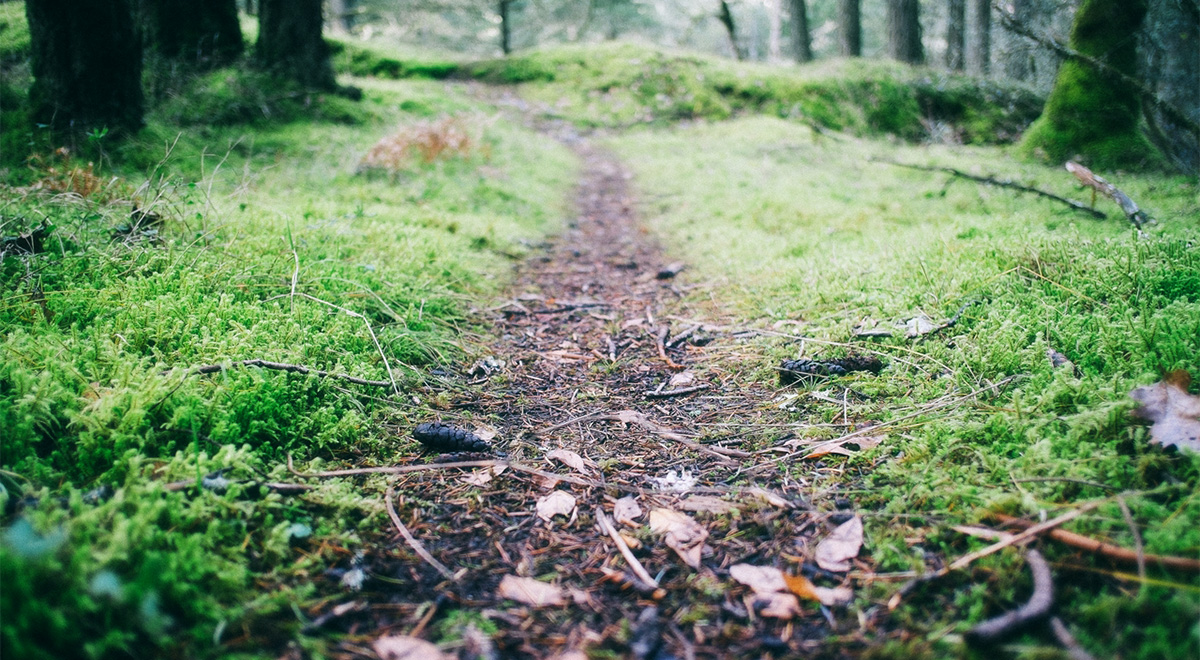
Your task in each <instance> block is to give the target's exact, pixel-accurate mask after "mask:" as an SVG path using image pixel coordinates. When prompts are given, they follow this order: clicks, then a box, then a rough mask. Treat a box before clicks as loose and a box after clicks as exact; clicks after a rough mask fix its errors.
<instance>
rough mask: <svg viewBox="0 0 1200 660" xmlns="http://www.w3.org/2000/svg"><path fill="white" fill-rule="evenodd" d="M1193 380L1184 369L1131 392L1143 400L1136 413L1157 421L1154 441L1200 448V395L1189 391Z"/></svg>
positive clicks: (1136, 398) (1151, 439)
mask: <svg viewBox="0 0 1200 660" xmlns="http://www.w3.org/2000/svg"><path fill="white" fill-rule="evenodd" d="M1191 382H1192V377H1191V375H1190V374H1188V372H1186V371H1183V370H1182V369H1181V370H1179V371H1172V372H1171V373H1169V374H1167V375H1166V377H1164V378H1163V379H1162V380H1161V381H1159V382H1157V383H1155V384H1153V385H1147V386H1145V387H1139V388H1137V389H1135V390H1133V391H1132V392H1130V393H1129V396H1131V397H1133V399H1134V400H1135V401H1137V402H1138V403H1140V404H1142V405H1141V406H1139V407H1138V408H1137V409H1135V410H1134V411H1133V414H1134V415H1136V416H1138V417H1141V418H1142V419H1146V420H1149V421H1151V422H1154V425H1153V426H1151V427H1150V441H1151V442H1154V443H1158V444H1160V445H1162V446H1163V447H1171V446H1174V447H1178V448H1180V449H1189V450H1191V451H1194V452H1200V396H1194V395H1191V394H1188V391H1187V388H1188V385H1189V384H1191Z"/></svg>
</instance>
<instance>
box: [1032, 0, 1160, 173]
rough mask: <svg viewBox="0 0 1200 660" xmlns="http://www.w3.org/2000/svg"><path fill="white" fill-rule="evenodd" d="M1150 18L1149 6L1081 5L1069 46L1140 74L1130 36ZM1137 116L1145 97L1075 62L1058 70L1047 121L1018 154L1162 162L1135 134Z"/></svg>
mask: <svg viewBox="0 0 1200 660" xmlns="http://www.w3.org/2000/svg"><path fill="white" fill-rule="evenodd" d="M1145 16H1146V0H1083V2H1082V3H1081V4H1080V6H1079V9H1078V10H1077V12H1076V14H1075V22H1074V25H1073V26H1072V28H1071V40H1070V48H1071V49H1073V50H1075V51H1077V52H1079V53H1080V54H1082V55H1085V56H1090V57H1093V58H1096V59H1098V60H1101V61H1103V62H1104V63H1105V64H1107V65H1108V66H1109V67H1111V68H1112V69H1114V70H1115V71H1118V72H1121V73H1124V74H1126V75H1129V76H1136V75H1137V41H1136V40H1135V39H1134V38H1133V35H1134V34H1135V33H1136V32H1137V30H1138V27H1139V26H1140V25H1141V24H1142V20H1143V19H1144V18H1145ZM1140 118H1141V99H1140V96H1139V94H1138V92H1137V91H1136V90H1134V89H1132V88H1131V87H1130V85H1129V84H1128V83H1126V82H1123V81H1122V80H1120V79H1119V78H1118V77H1116V76H1113V75H1109V74H1105V73H1104V72H1102V71H1100V70H1098V69H1097V68H1096V67H1093V66H1089V65H1088V64H1087V63H1086V62H1082V61H1080V60H1078V59H1076V58H1071V59H1068V60H1067V61H1066V62H1063V65H1062V67H1060V68H1059V71H1058V78H1057V79H1056V80H1055V82H1054V89H1053V90H1051V92H1050V96H1049V98H1048V99H1047V100H1046V107H1045V109H1044V110H1043V111H1042V116H1041V117H1039V118H1038V120H1037V121H1036V122H1034V124H1033V126H1031V127H1030V128H1029V130H1028V131H1027V132H1026V133H1025V137H1024V138H1023V139H1022V140H1021V149H1022V151H1024V152H1025V153H1026V154H1030V155H1034V156H1039V157H1041V158H1044V159H1049V160H1050V161H1052V162H1057V163H1061V162H1063V161H1065V160H1067V159H1069V158H1073V157H1075V156H1076V155H1077V154H1078V155H1082V156H1083V158H1084V159H1085V160H1088V161H1090V164H1091V165H1093V166H1094V167H1095V168H1096V169H1114V168H1119V167H1127V166H1138V165H1142V164H1146V163H1147V162H1150V163H1157V162H1159V161H1158V160H1157V154H1156V153H1155V152H1154V149H1153V147H1151V146H1150V144H1149V142H1147V141H1146V138H1145V137H1143V136H1142V134H1141V132H1140V131H1139V130H1138V120H1139V119H1140Z"/></svg>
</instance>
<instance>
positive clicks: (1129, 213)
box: [1066, 161, 1153, 229]
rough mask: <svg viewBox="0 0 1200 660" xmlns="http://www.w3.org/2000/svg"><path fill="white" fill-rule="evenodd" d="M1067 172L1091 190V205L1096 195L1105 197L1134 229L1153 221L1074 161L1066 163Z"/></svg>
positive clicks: (1120, 193)
mask: <svg viewBox="0 0 1200 660" xmlns="http://www.w3.org/2000/svg"><path fill="white" fill-rule="evenodd" d="M1066 167H1067V171H1068V172H1070V173H1071V174H1074V175H1075V178H1076V179H1079V181H1080V182H1081V183H1082V184H1083V185H1085V186H1087V187H1088V188H1091V189H1092V203H1093V204H1095V203H1096V193H1100V194H1102V195H1104V196H1105V197H1107V198H1109V199H1111V200H1112V201H1114V202H1116V203H1117V206H1120V207H1121V211H1123V212H1124V213H1125V217H1126V218H1127V219H1128V220H1129V221H1130V222H1132V223H1133V226H1134V227H1137V228H1138V229H1141V228H1142V225H1144V224H1146V223H1147V222H1150V221H1151V220H1153V218H1151V217H1150V216H1148V215H1146V212H1145V211H1143V210H1141V209H1139V208H1138V205H1137V204H1136V203H1134V201H1133V200H1132V199H1130V198H1129V195H1126V194H1125V193H1123V192H1121V190H1120V189H1119V188H1117V187H1116V186H1114V185H1113V184H1111V183H1109V182H1108V181H1106V180H1105V179H1104V177H1102V176H1099V175H1097V174H1096V173H1095V172H1092V171H1091V170H1089V169H1088V168H1086V167H1084V166H1083V165H1080V164H1079V163H1076V162H1074V161H1068V162H1067V165H1066Z"/></svg>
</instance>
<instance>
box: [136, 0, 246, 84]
mask: <svg viewBox="0 0 1200 660" xmlns="http://www.w3.org/2000/svg"><path fill="white" fill-rule="evenodd" d="M142 15H143V17H144V19H145V24H146V29H147V38H148V40H149V42H150V47H151V48H152V49H153V50H154V51H155V52H157V53H158V54H159V55H161V56H163V57H166V58H168V59H171V60H174V61H177V62H184V63H187V64H189V65H193V66H197V67H201V68H206V67H211V66H219V65H222V64H227V63H229V62H231V61H233V60H235V59H237V58H238V57H239V56H241V54H242V49H243V42H242V30H241V26H240V25H239V24H238V15H237V3H236V2H235V0H143V1H142Z"/></svg>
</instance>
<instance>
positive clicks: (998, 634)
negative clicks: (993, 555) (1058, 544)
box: [966, 550, 1054, 644]
mask: <svg viewBox="0 0 1200 660" xmlns="http://www.w3.org/2000/svg"><path fill="white" fill-rule="evenodd" d="M1025 562H1026V563H1028V564H1029V570H1030V571H1031V572H1032V573H1033V594H1032V595H1031V596H1030V597H1029V602H1027V603H1025V604H1024V605H1022V606H1020V607H1018V608H1017V609H1015V610H1013V611H1011V612H1008V613H1007V614H1002V615H1000V616H998V617H996V618H994V619H988V620H987V621H984V622H983V623H981V624H979V625H977V626H975V627H974V628H971V629H970V630H968V631H967V634H966V639H967V641H968V642H971V643H973V644H991V643H993V642H996V641H998V640H1000V639H1001V638H1003V637H1006V636H1008V635H1009V634H1010V633H1012V632H1014V631H1015V630H1017V629H1018V628H1020V627H1022V626H1024V625H1026V624H1029V623H1032V622H1034V621H1037V620H1038V619H1040V618H1042V617H1044V616H1046V614H1048V613H1049V612H1050V606H1051V605H1053V604H1054V580H1053V579H1052V578H1051V577H1050V565H1049V564H1047V563H1046V560H1045V558H1043V557H1042V553H1040V552H1038V551H1037V550H1030V551H1029V552H1027V553H1026V554H1025Z"/></svg>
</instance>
